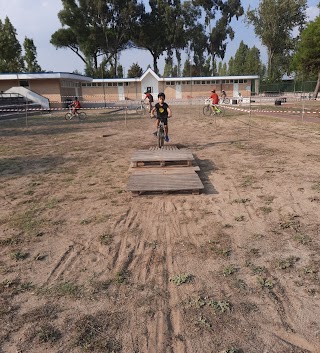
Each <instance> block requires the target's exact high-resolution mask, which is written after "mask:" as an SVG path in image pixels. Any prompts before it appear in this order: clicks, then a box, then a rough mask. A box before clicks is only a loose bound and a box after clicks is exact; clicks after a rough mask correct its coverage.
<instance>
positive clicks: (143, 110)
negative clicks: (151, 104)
mask: <svg viewBox="0 0 320 353" xmlns="http://www.w3.org/2000/svg"><path fill="white" fill-rule="evenodd" d="M136 112H137V114H139V115H146V114H147V109H146V104H145V101H143V100H142V101H141V102H140V105H139V106H138V107H137V109H136Z"/></svg>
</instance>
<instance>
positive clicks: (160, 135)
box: [158, 130, 164, 148]
mask: <svg viewBox="0 0 320 353" xmlns="http://www.w3.org/2000/svg"><path fill="white" fill-rule="evenodd" d="M163 145H164V133H163V130H158V147H159V148H161V147H163Z"/></svg>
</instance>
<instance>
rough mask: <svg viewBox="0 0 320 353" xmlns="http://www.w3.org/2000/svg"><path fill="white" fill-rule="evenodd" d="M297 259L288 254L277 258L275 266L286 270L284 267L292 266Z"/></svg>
mask: <svg viewBox="0 0 320 353" xmlns="http://www.w3.org/2000/svg"><path fill="white" fill-rule="evenodd" d="M298 260H299V258H298V257H295V256H290V257H288V258H286V259H278V260H277V261H276V267H277V268H278V269H279V270H286V269H288V268H290V267H292V266H293V265H294V264H295V263H296V262H297V261H298Z"/></svg>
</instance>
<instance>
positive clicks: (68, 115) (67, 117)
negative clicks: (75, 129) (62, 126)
mask: <svg viewBox="0 0 320 353" xmlns="http://www.w3.org/2000/svg"><path fill="white" fill-rule="evenodd" d="M72 117H73V115H72V113H67V114H66V115H65V116H64V118H65V119H66V120H71V119H72Z"/></svg>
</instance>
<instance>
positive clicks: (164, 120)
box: [157, 118, 168, 126]
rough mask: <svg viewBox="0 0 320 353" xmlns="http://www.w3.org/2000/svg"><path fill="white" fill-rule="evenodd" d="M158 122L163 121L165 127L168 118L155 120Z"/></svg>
mask: <svg viewBox="0 0 320 353" xmlns="http://www.w3.org/2000/svg"><path fill="white" fill-rule="evenodd" d="M157 119H158V120H159V121H163V125H164V126H167V125H168V118H157Z"/></svg>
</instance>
